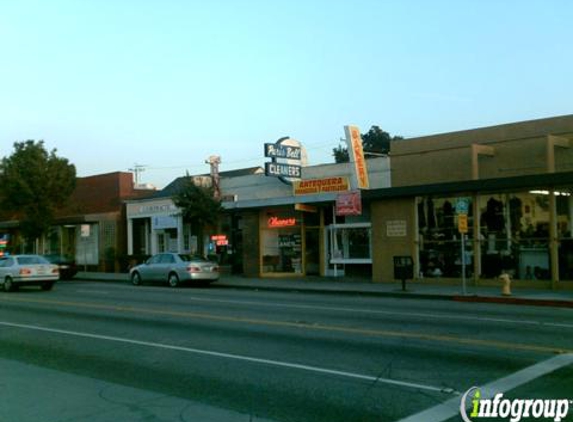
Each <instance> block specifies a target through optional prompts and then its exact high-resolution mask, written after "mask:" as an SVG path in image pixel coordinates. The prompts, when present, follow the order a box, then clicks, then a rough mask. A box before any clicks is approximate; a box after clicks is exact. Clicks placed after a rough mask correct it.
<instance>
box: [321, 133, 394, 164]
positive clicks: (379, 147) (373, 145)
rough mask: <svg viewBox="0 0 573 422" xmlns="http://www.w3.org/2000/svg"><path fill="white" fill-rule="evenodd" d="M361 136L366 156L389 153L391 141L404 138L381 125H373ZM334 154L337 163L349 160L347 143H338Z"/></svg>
mask: <svg viewBox="0 0 573 422" xmlns="http://www.w3.org/2000/svg"><path fill="white" fill-rule="evenodd" d="M361 137H362V147H363V149H364V155H365V156H366V157H369V156H371V157H372V156H376V155H378V154H388V152H390V141H399V140H402V139H404V138H402V137H401V136H391V135H390V134H389V133H388V132H385V131H383V130H382V129H380V126H372V127H371V128H370V130H369V131H368V132H367V133H363V134H362V135H361ZM369 153H370V154H369ZM332 155H333V156H334V160H335V162H337V163H345V162H348V160H349V156H348V148H347V146H345V145H338V147H336V148H334V149H333V150H332Z"/></svg>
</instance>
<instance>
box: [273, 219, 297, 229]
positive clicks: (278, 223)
mask: <svg viewBox="0 0 573 422" xmlns="http://www.w3.org/2000/svg"><path fill="white" fill-rule="evenodd" d="M268 225H269V227H272V228H280V227H293V226H296V218H294V217H289V218H280V217H270V218H269V220H268Z"/></svg>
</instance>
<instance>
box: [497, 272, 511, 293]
mask: <svg viewBox="0 0 573 422" xmlns="http://www.w3.org/2000/svg"><path fill="white" fill-rule="evenodd" d="M499 279H500V280H501V283H502V284H501V294H502V295H503V296H511V277H510V276H509V274H507V273H502V274H501V275H500V276H499Z"/></svg>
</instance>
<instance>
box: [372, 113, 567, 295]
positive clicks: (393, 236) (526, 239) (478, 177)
mask: <svg viewBox="0 0 573 422" xmlns="http://www.w3.org/2000/svg"><path fill="white" fill-rule="evenodd" d="M572 139H573V116H562V117H554V118H548V119H540V120H534V121H527V122H520V123H512V124H506V125H500V126H494V127H486V128H481V129H474V130H467V131H460V132H452V133H445V134H440V135H434V136H427V137H421V138H414V139H408V140H403V141H395V142H392V144H391V160H392V188H391V189H385V190H382V189H381V190H372V191H369V192H368V193H367V194H366V195H365V196H366V197H367V198H369V199H370V201H371V204H372V205H371V214H372V221H373V222H374V223H375V224H374V233H373V238H374V244H373V246H374V250H375V251H376V253H375V256H374V267H373V280H374V281H391V280H392V279H393V258H394V256H403V255H407V256H411V257H413V259H414V264H415V277H416V278H417V279H425V278H434V279H440V280H445V279H451V280H459V279H460V278H461V277H462V275H463V276H465V278H467V279H468V280H470V281H471V282H473V283H476V284H477V283H480V284H488V283H492V282H494V280H495V279H496V278H497V277H498V276H499V275H500V274H501V273H503V272H506V273H509V274H510V275H512V276H513V278H514V280H516V281H517V284H518V285H527V286H537V287H543V288H567V287H569V286H571V285H573V283H571V281H572V280H573V237H572V234H571V233H572V224H573V195H572V194H573V148H571V144H572ZM464 215H465V217H464ZM460 220H462V222H460ZM463 220H465V222H464V221H463ZM466 222H467V223H466ZM462 223H464V224H466V225H467V229H465V228H464V227H461V230H460V225H462V226H463V224H462ZM461 231H464V232H465V234H464V236H465V237H464V242H463V243H464V244H463V247H462V233H461ZM462 267H465V273H464V274H462Z"/></svg>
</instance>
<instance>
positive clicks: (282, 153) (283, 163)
mask: <svg viewBox="0 0 573 422" xmlns="http://www.w3.org/2000/svg"><path fill="white" fill-rule="evenodd" d="M265 157H268V158H271V162H270V163H265V174H266V175H267V176H274V177H278V178H279V179H280V181H281V182H283V183H286V184H287V185H291V184H292V183H293V182H294V181H296V180H300V178H301V177H302V172H301V166H302V161H303V148H302V146H301V145H300V142H298V141H296V140H294V139H291V138H289V137H286V138H281V139H279V140H278V141H277V142H275V143H274V144H265Z"/></svg>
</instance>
